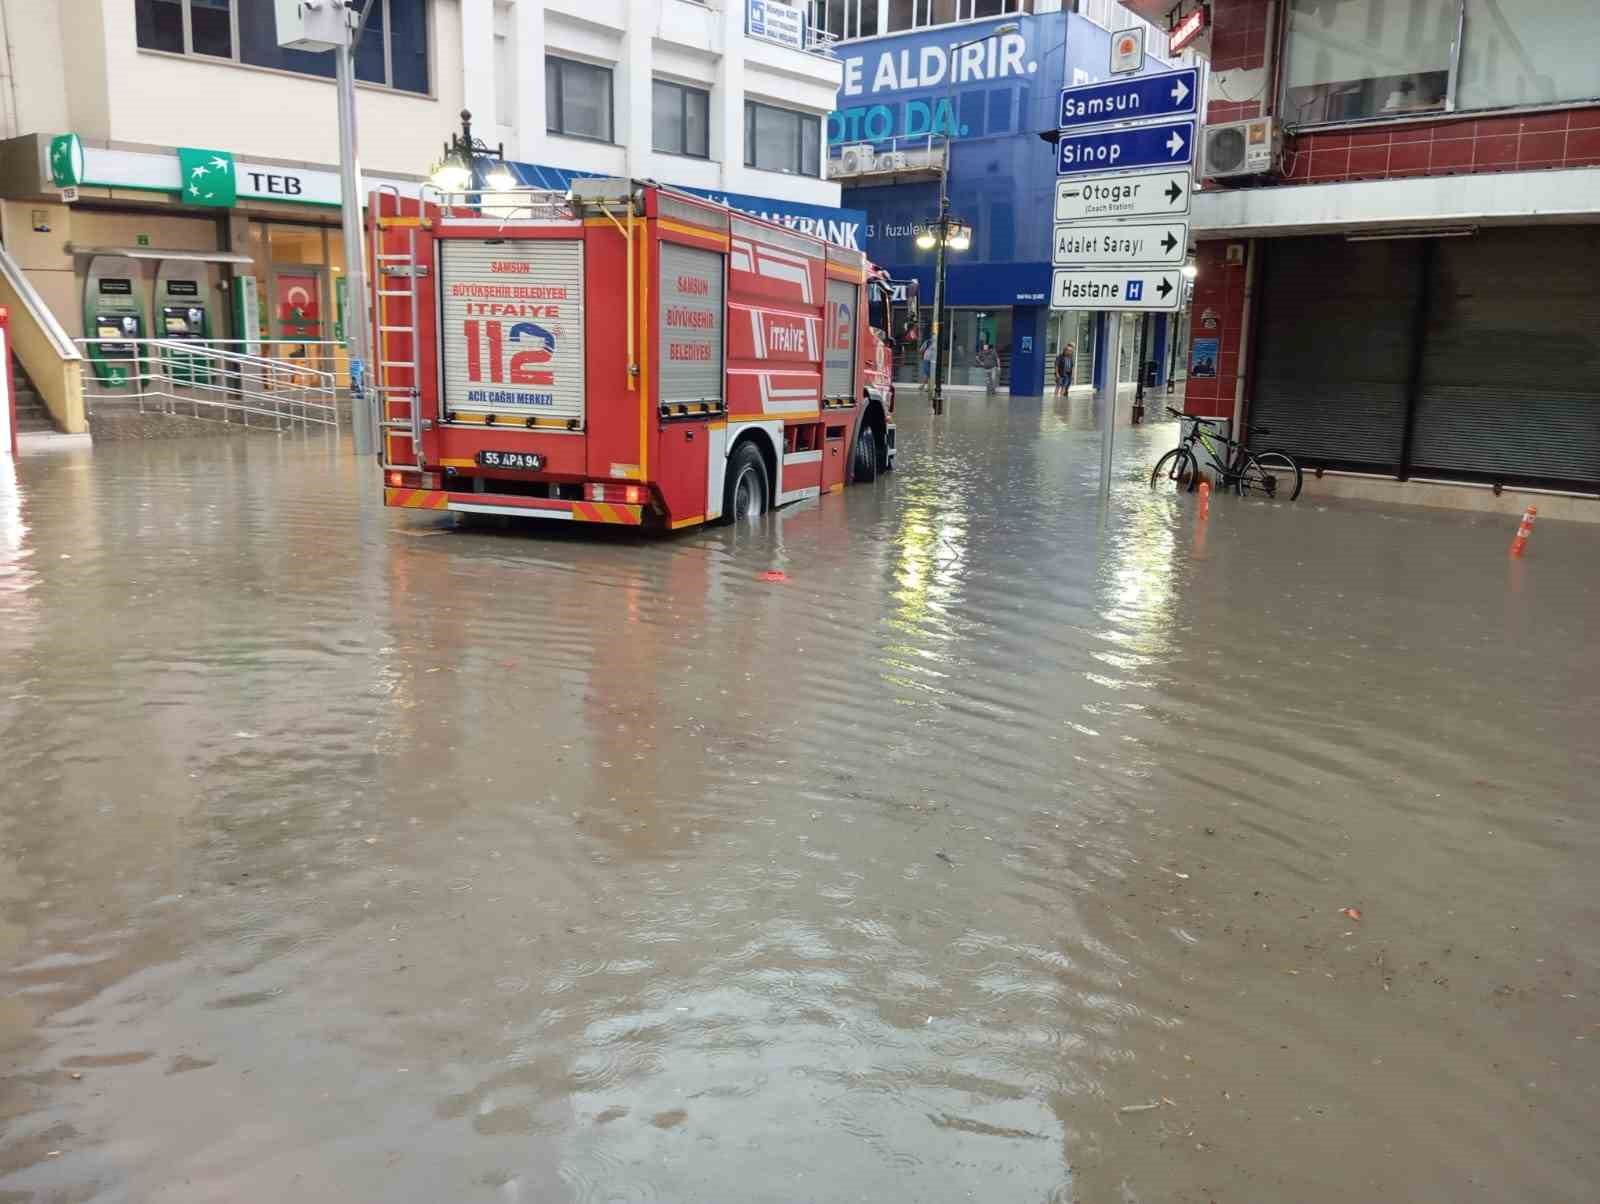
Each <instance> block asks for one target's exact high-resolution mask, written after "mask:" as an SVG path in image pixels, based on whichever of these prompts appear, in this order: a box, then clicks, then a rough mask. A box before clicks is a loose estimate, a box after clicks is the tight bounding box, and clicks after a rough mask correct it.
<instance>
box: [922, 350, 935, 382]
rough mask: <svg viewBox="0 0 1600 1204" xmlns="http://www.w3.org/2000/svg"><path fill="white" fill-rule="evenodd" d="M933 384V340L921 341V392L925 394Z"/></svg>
mask: <svg viewBox="0 0 1600 1204" xmlns="http://www.w3.org/2000/svg"><path fill="white" fill-rule="evenodd" d="M932 384H933V340H932V339H931V338H928V339H923V340H922V391H923V392H924V393H926V392H927V391H928V389H929V388H930V387H931V386H932Z"/></svg>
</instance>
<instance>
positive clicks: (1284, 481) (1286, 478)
mask: <svg viewBox="0 0 1600 1204" xmlns="http://www.w3.org/2000/svg"><path fill="white" fill-rule="evenodd" d="M1256 463H1257V464H1259V465H1261V467H1262V468H1264V469H1265V470H1266V471H1267V472H1270V473H1271V474H1272V475H1273V476H1275V477H1277V478H1278V485H1277V490H1276V492H1275V493H1274V496H1275V497H1276V498H1277V499H1278V500H1279V501H1280V502H1292V501H1294V500H1295V498H1297V497H1299V496H1300V486H1301V484H1303V480H1304V478H1303V474H1302V473H1301V472H1300V465H1298V464H1296V463H1295V459H1294V457H1293V456H1291V455H1290V454H1289V453H1288V452H1282V451H1259V452H1257V453H1256Z"/></svg>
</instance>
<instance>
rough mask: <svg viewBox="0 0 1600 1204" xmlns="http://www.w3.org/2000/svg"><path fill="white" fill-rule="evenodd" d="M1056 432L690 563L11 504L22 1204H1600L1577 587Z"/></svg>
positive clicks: (141, 471) (313, 467)
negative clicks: (949, 1203) (568, 1203)
mask: <svg viewBox="0 0 1600 1204" xmlns="http://www.w3.org/2000/svg"><path fill="white" fill-rule="evenodd" d="M1067 417H1068V416H1067V415H1065V414H1064V413H1060V412H1057V411H1055V410H1053V409H1049V408H1046V409H1044V410H1043V411H1041V410H1040V408H1039V407H1038V406H1037V405H1034V406H1031V407H1030V406H1029V405H1027V404H1026V403H1016V404H1014V405H1011V406H1009V407H1008V406H1007V405H1005V404H1003V403H996V404H992V405H990V406H988V407H986V408H985V407H983V406H982V405H981V404H980V403H973V404H971V405H967V406H965V408H960V409H958V412H957V413H956V414H954V415H952V416H951V417H950V418H949V419H948V420H946V422H945V423H944V425H943V426H942V427H941V428H938V429H930V428H929V426H928V424H927V423H926V421H925V420H923V419H921V418H919V417H918V416H916V415H907V416H906V417H905V421H904V424H903V426H902V446H903V449H904V450H903V452H902V469H901V470H900V471H899V472H897V473H895V474H894V475H893V477H892V478H891V479H889V480H888V481H886V482H885V483H883V484H882V485H880V486H878V487H876V488H874V489H852V490H849V491H847V492H846V494H845V495H844V496H843V497H842V498H837V499H831V500H830V501H828V502H827V503H825V504H823V505H821V506H815V507H811V508H809V509H804V510H799V511H791V512H788V513H785V514H783V515H780V516H778V517H776V518H774V519H772V520H771V521H770V522H769V523H768V524H767V525H766V526H765V527H764V528H762V529H761V530H759V531H756V532H745V533H734V532H729V531H711V532H705V533H699V534H693V535H690V536H687V537H681V538H674V539H669V540H648V541H641V540H637V539H633V538H631V537H628V536H625V535H624V536H618V535H616V534H614V533H610V532H588V531H581V530H580V531H572V530H567V529H562V528H554V529H548V528H547V529H539V528H534V529H523V530H519V531H517V532H514V533H502V532H453V531H445V530H444V529H443V528H442V527H441V526H440V525H438V524H437V522H436V521H435V520H432V519H429V518H419V517H416V516H412V515H401V514H394V513H389V512H385V511H384V510H383V509H382V507H381V506H379V505H377V496H376V488H375V486H374V485H373V483H372V482H370V481H367V480H365V479H364V478H358V476H357V474H356V472H355V471H354V466H353V465H352V463H351V462H350V460H349V459H348V458H347V457H344V456H342V455H340V454H339V453H337V452H336V451H333V450H331V449H329V448H328V447H326V446H325V445H321V444H314V443H313V444H309V445H307V444H299V443H294V442H283V443H279V442H276V441H273V440H270V439H251V440H248V441H237V442H211V441H206V442H195V443H174V444H172V445H167V446H146V445H138V446H122V447H118V446H108V447H105V448H103V449H102V450H100V451H98V452H96V453H94V455H93V457H92V458H90V457H88V456H82V457H59V458H38V459H33V460H29V461H26V462H24V464H23V465H22V468H21V480H20V484H17V483H15V482H13V481H12V479H11V478H10V477H9V476H7V475H6V470H5V469H3V468H0V600H3V614H4V620H3V622H0V718H3V720H4V726H3V728H0V731H3V734H4V747H5V749H6V750H7V752H8V755H9V756H10V757H11V758H12V759H11V762H10V763H9V764H8V766H7V768H6V770H5V771H4V772H5V774H6V776H5V778H4V779H0V786H3V788H4V808H3V810H0V906H3V908H4V910H3V912H0V915H3V917H4V919H3V922H0V951H3V952H4V953H5V955H6V957H5V963H6V964H9V965H10V966H11V971H10V974H9V975H8V977H7V978H6V994H5V995H4V997H3V998H0V1049H4V1050H5V1054H4V1056H5V1058H6V1065H7V1066H8V1067H9V1068H11V1070H12V1071H13V1073H12V1074H11V1076H10V1078H9V1079H8V1082H9V1084H10V1086H9V1088H8V1090H7V1092H6V1093H5V1094H4V1102H3V1103H0V1118H4V1120H5V1125H4V1131H5V1134H6V1135H5V1136H4V1137H0V1198H10V1197H7V1196H5V1195H4V1193H5V1192H10V1193H12V1194H13V1195H15V1197H16V1198H18V1199H23V1198H32V1197H33V1196H35V1195H40V1196H43V1195H50V1194H52V1193H53V1194H54V1196H58V1197H59V1198H63V1199H67V1198H70V1199H101V1198H103V1199H116V1198H124V1196H125V1195H127V1194H128V1193H129V1192H131V1193H132V1195H133V1196H135V1197H153V1196H155V1195H157V1194H163V1198H168V1199H173V1200H190V1199H193V1200H201V1199H218V1198H233V1199H243V1198H270V1197H275V1196H287V1194H288V1193H289V1192H293V1193H294V1194H295V1195H296V1196H297V1197H299V1198H306V1199H329V1200H334V1199H339V1200H348V1199H379V1198H382V1199H415V1200H438V1199H470V1198H482V1199H486V1200H489V1199H493V1200H538V1201H545V1200H566V1199H570V1200H596V1201H600V1200H605V1201H611V1200H691V1199H693V1200H711V1199H739V1200H751V1201H755V1200H771V1201H791V1200H803V1199H812V1200H843V1199H863V1200H884V1199H920V1200H963V1199H981V1200H1047V1199H1048V1200H1062V1201H1065V1200H1082V1201H1099V1200H1118V1201H1121V1200H1147V1201H1154V1200H1202V1199H1212V1198H1217V1199H1261V1200H1265V1199H1294V1200H1314V1199H1316V1200H1321V1199H1326V1200H1348V1199H1352V1198H1366V1199H1380V1198H1389V1199H1400V1198H1409V1199H1419V1200H1420V1199H1441V1200H1442V1199H1458V1198H1464V1197H1466V1196H1468V1195H1482V1196H1483V1197H1484V1198H1517V1199H1524V1200H1566V1199H1577V1198H1582V1197H1584V1196H1587V1195H1592V1194H1593V1191H1592V1188H1593V1173H1594V1172H1593V1168H1592V1165H1591V1164H1592V1162H1593V1157H1592V1138H1593V1121H1594V1117H1595V1115H1596V1113H1595V1109H1594V1096H1593V1086H1592V1084H1593V1081H1594V1069H1595V1067H1594V1062H1593V1052H1592V1050H1593V1047H1594V1046H1595V1045H1596V1044H1597V1043H1600V1031H1596V1030H1594V1028H1593V1022H1594V1020H1595V1018H1596V1017H1595V1015H1594V998H1595V996H1594V990H1595V985H1596V984H1595V981H1594V965H1595V953H1596V950H1595V941H1594V935H1593V934H1594V932H1595V926H1594V920H1595V919H1596V918H1597V917H1596V913H1595V896H1594V891H1593V886H1592V884H1591V883H1592V876H1591V875H1589V874H1588V873H1586V872H1585V871H1586V869H1587V863H1588V862H1589V861H1590V860H1592V856H1593V854H1594V853H1595V851H1596V845H1597V841H1596V828H1595V822H1594V818H1593V815H1592V807H1590V806H1589V805H1588V804H1589V803H1591V802H1592V800H1593V797H1594V792H1593V787H1592V782H1593V780H1594V773H1595V770H1596V768H1600V767H1597V766H1596V763H1595V762H1596V757H1595V754H1594V752H1593V751H1592V750H1593V742H1592V740H1590V739H1589V738H1588V735H1587V729H1588V728H1589V727H1590V726H1592V720H1593V716H1594V715H1595V714H1596V713H1600V712H1597V709H1596V706H1595V704H1596V701H1597V700H1596V687H1595V685H1594V684H1593V683H1594V682H1595V681H1596V680H1600V679H1597V676H1596V673H1595V670H1596V668H1597V665H1596V653H1595V651H1594V650H1595V648H1596V646H1597V644H1596V640H1595V638H1594V637H1595V634H1596V632H1595V630H1594V626H1595V620H1594V618H1593V615H1594V613H1595V612H1594V609H1593V606H1592V602H1590V601H1589V600H1588V599H1591V598H1592V597H1594V596H1595V595H1596V589H1595V587H1596V586H1597V585H1600V580H1597V578H1600V570H1597V568H1596V565H1597V564H1600V559H1597V558H1596V556H1595V555H1594V553H1595V551H1596V544H1597V537H1596V535H1595V534H1594V533H1593V532H1592V531H1591V530H1589V529H1586V528H1581V527H1574V526H1571V525H1567V524H1559V523H1556V524H1550V525H1549V526H1548V527H1544V526H1541V530H1540V534H1539V535H1538V536H1537V537H1536V538H1537V539H1538V540H1539V543H1538V546H1537V548H1536V552H1537V553H1538V554H1537V555H1536V556H1531V557H1530V558H1529V559H1528V560H1527V561H1526V562H1525V563H1514V564H1511V565H1509V566H1508V565H1507V564H1506V562H1505V556H1504V543H1505V540H1506V533H1505V532H1503V531H1502V530H1500V527H1501V526H1503V525H1504V524H1501V523H1498V521H1488V520H1476V521H1475V520H1470V519H1466V518H1462V517H1460V516H1455V515H1438V514H1430V513H1427V512H1386V511H1380V510H1375V509H1362V508H1359V507H1354V506H1346V507H1343V508H1330V507H1326V506H1324V507H1319V506H1317V505H1315V504H1312V503H1303V504H1300V505H1298V506H1295V507H1286V506H1269V505H1251V504H1248V503H1241V502H1239V501H1237V500H1236V499H1227V498H1218V499H1217V500H1216V502H1214V503H1213V507H1212V518H1211V520H1210V522H1209V524H1207V525H1205V526H1199V525H1197V522H1196V519H1195V514H1194V509H1193V506H1192V505H1191V504H1189V502H1188V501H1187V499H1171V498H1158V497H1153V496H1151V495H1150V494H1149V492H1148V490H1147V489H1145V488H1143V487H1142V485H1141V484H1140V482H1139V479H1138V474H1139V470H1140V468H1141V467H1142V466H1144V465H1147V464H1148V463H1150V462H1151V461H1153V459H1154V458H1155V454H1156V451H1157V450H1158V449H1159V447H1160V446H1161V445H1162V444H1163V442H1164V441H1170V439H1171V438H1172V432H1171V428H1170V427H1156V428H1151V429H1148V430H1144V431H1139V432H1133V433H1131V434H1130V435H1129V437H1128V438H1126V439H1125V440H1124V442H1123V444H1122V447H1123V456H1122V458H1121V460H1120V461H1119V486H1118V490H1117V495H1116V498H1115V501H1114V505H1113V507H1112V510H1111V513H1110V515H1109V517H1103V516H1102V515H1101V513H1100V511H1099V509H1098V507H1097V505H1096V503H1095V498H1094V489H1095V473H1096V471H1097V464H1098V446H1097V442H1096V436H1095V435H1094V434H1093V432H1091V431H1085V430H1082V429H1077V423H1076V421H1075V416H1074V421H1068V420H1067ZM769 568H781V569H783V570H785V572H786V573H787V574H788V578H789V580H788V582H787V583H786V584H777V585H775V584H770V583H766V582H762V581H760V580H758V579H757V574H758V573H759V572H761V571H762V570H765V569H769ZM1344 906H1358V907H1359V908H1361V909H1362V913H1363V918H1362V919H1361V920H1360V921H1359V922H1357V921H1351V920H1349V919H1347V918H1346V917H1344V916H1342V915H1340V914H1339V909H1340V908H1341V907H1344ZM1586 1029H1587V1031H1585V1030H1586ZM1585 1037H1587V1038H1589V1039H1588V1040H1586V1041H1580V1040H1579V1039H1580V1038H1585ZM74 1058H78V1059H82V1058H88V1059H94V1060H92V1061H88V1062H82V1063H81V1065H84V1066H87V1067H90V1069H86V1070H84V1071H82V1073H83V1076H84V1077H83V1078H82V1079H81V1080H73V1079H71V1078H70V1075H69V1074H68V1073H67V1071H66V1069H65V1068H66V1067H67V1066H69V1065H71V1064H73V1063H71V1062H70V1061H69V1060H70V1059H74ZM106 1059H110V1060H109V1061H108V1060H106ZM1152 1103H1153V1104H1155V1105H1157V1106H1156V1107H1153V1108H1143V1107H1142V1105H1145V1104H1152ZM1129 1107H1134V1108H1137V1109H1138V1110H1135V1111H1124V1109H1125V1108H1129ZM1401 1135H1404V1136H1403V1139H1402V1136H1401Z"/></svg>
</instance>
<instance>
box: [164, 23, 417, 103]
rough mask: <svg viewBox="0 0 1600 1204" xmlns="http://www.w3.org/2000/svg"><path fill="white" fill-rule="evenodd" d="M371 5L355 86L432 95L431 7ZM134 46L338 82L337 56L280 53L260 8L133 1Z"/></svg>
mask: <svg viewBox="0 0 1600 1204" xmlns="http://www.w3.org/2000/svg"><path fill="white" fill-rule="evenodd" d="M354 3H355V6H356V8H358V9H359V8H361V7H362V5H363V4H365V3H370V4H372V5H373V10H372V15H371V16H370V17H369V18H368V19H367V27H366V29H365V30H364V31H363V32H362V35H361V44H360V45H359V46H357V47H356V78H357V79H359V80H361V81H363V82H364V83H369V84H379V85H381V86H383V87H387V88H397V89H399V90H400V91H403V92H418V93H422V94H426V93H427V91H428V21H427V15H428V14H427V0H354ZM134 39H135V41H136V42H137V43H138V45H139V47H140V48H141V49H144V50H164V51H167V52H168V53H171V54H191V55H200V56H204V57H206V58H220V59H230V60H232V61H233V62H236V63H247V64H249V65H250V66H252V67H271V68H274V69H276V70H279V71H294V72H297V73H298V74H300V75H318V76H321V77H322V78H324V79H332V78H333V75H334V62H333V55H332V54H331V53H328V52H325V51H324V52H322V53H310V52H308V51H304V50H285V49H283V48H282V47H281V46H279V45H278V24H277V16H276V10H275V9H274V7H273V6H272V5H271V4H267V3H264V2H262V0H134Z"/></svg>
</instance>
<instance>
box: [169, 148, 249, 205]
mask: <svg viewBox="0 0 1600 1204" xmlns="http://www.w3.org/2000/svg"><path fill="white" fill-rule="evenodd" d="M178 176H179V179H180V180H181V181H182V184H183V201H184V204H186V205H215V206H218V207H220V208H224V209H226V208H230V207H231V206H232V205H233V203H234V201H235V200H236V199H238V185H237V183H236V180H235V177H234V170H233V156H232V155H230V154H229V153H228V152H227V151H216V150H197V149H196V148H194V147H192V146H180V147H179V148H178Z"/></svg>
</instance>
